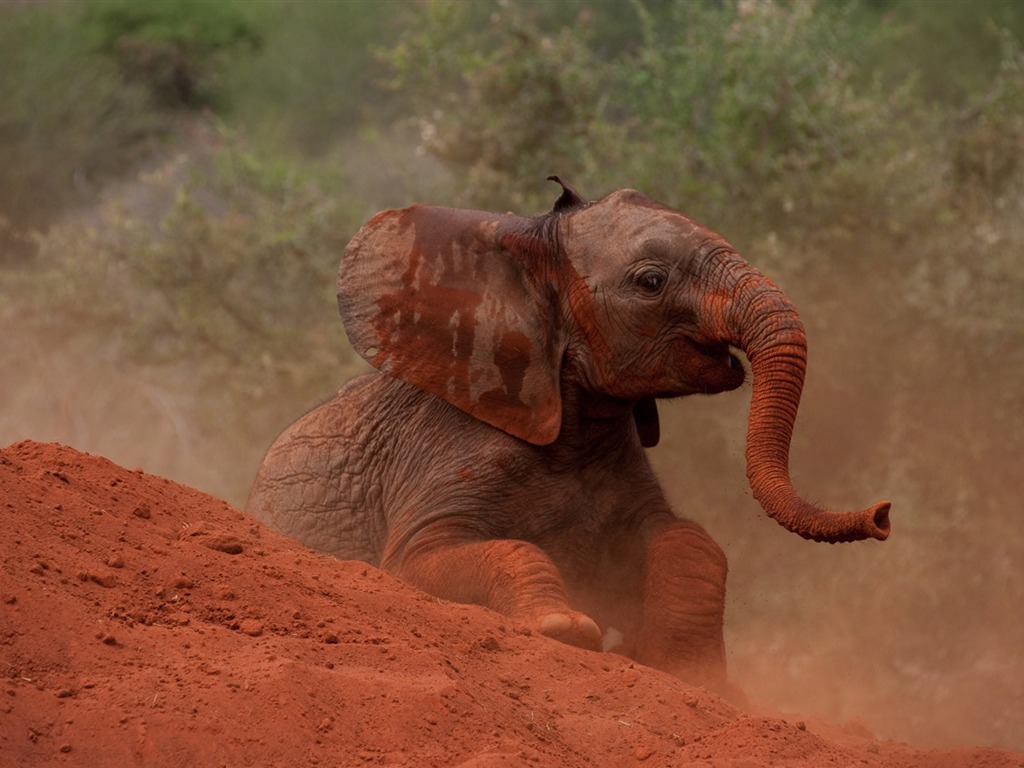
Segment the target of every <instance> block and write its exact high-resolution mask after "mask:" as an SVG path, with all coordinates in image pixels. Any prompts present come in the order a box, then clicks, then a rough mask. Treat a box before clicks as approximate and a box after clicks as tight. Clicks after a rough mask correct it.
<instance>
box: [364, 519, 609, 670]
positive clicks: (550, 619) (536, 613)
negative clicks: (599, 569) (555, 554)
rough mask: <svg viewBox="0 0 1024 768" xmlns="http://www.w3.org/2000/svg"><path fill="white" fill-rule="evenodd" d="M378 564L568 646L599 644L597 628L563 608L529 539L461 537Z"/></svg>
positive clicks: (554, 581)
mask: <svg viewBox="0 0 1024 768" xmlns="http://www.w3.org/2000/svg"><path fill="white" fill-rule="evenodd" d="M383 565H384V568H385V570H388V571H390V572H391V573H393V574H395V575H396V576H398V577H399V578H401V579H402V580H404V581H407V582H409V583H410V584H414V585H416V586H417V587H419V588H420V589H423V590H425V591H426V592H429V593H431V594H432V595H436V596H437V597H441V598H444V599H446V600H453V601H455V602H460V603H475V604H477V605H483V606H486V607H487V608H490V609H492V610H494V611H497V612H499V613H502V614H504V615H506V616H508V617H510V618H511V619H514V620H515V621H518V622H520V623H522V624H525V625H526V626H527V627H529V628H530V629H532V630H534V631H535V632H539V633H540V634H542V635H546V636H548V637H551V638H554V639H556V640H560V641H562V642H564V643H568V644H569V645H575V646H579V647H580V648H588V649H591V650H597V649H599V648H600V645H601V630H600V629H599V628H598V626H597V624H596V623H595V622H594V621H593V619H591V618H590V617H589V616H587V615H586V614H584V613H580V612H579V611H575V610H573V609H572V608H570V607H569V603H568V600H567V598H566V590H565V584H564V582H563V580H562V576H561V574H560V573H559V572H558V568H557V567H555V564H554V563H553V562H552V561H551V558H549V557H548V556H547V555H546V554H544V552H543V551H542V550H541V549H540V548H538V547H536V546H534V545H533V544H529V543H527V542H525V541H515V540H509V539H495V540H489V541H462V542H458V543H452V544H447V545H437V546H434V547H433V548H431V549H429V550H418V551H414V552H411V553H407V554H405V555H404V556H402V557H401V558H386V559H385V562H384V564H383Z"/></svg>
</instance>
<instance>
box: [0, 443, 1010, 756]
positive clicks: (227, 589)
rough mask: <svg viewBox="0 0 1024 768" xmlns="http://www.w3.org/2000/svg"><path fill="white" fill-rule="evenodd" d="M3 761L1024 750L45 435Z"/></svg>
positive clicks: (4, 715) (11, 566)
mask: <svg viewBox="0 0 1024 768" xmlns="http://www.w3.org/2000/svg"><path fill="white" fill-rule="evenodd" d="M0 523H2V524H0V561H2V566H0V766H14V765H74V766H101V765H119V766H120V765H144V766H147V767H151V766H194V765H203V766H216V765H229V766H247V765H260V766H262V765H281V766H298V765H332V766H333V765H343V766H350V765H351V766H359V765H407V766H434V765H439V766H440V765H443V766H456V765H457V766H466V767H468V766H476V767H478V768H482V767H483V766H501V765H508V766H512V765H516V766H518V765H532V766H557V767H558V768H572V767H573V766H580V767H581V768H582V767H584V766H586V767H587V768H589V767H590V766H595V765H598V766H605V765H608V766H621V765H633V764H643V765H644V766H669V765H671V766H687V765H700V766H729V767H731V768H753V767H754V766H793V767H806V768H810V767H811V766H814V767H815V768H817V767H818V766H849V765H856V766H886V767H887V768H909V767H911V766H917V767H919V768H951V767H952V766H972V767H973V766H977V767H986V768H987V767H991V768H996V767H997V766H998V767H1000V768H1001V767H1003V766H1014V767H1016V768H1020V767H1021V766H1024V755H1019V754H1014V753H1010V752H1004V751H998V750H992V749H980V748H979V749H962V750H952V751H935V750H917V749H913V748H911V747H908V746H905V745H901V744H897V743H893V742H883V741H879V740H876V739H875V738H873V737H872V736H871V735H870V734H869V733H867V732H866V731H864V729H863V728H857V727H853V726H848V727H845V728H844V727H840V726H834V725H828V724H823V723H814V722H807V723H803V722H799V721H796V720H794V719H792V718H790V719H783V718H779V717H773V716H765V715H763V714H752V713H747V712H743V711H741V710H739V709H736V708H735V707H733V706H731V705H729V704H727V703H725V702H723V701H722V700H721V699H719V698H717V697H716V696H714V695H712V694H710V693H708V692H706V691H704V690H702V689H698V688H691V687H689V686H687V685H685V684H683V683H681V682H679V681H678V680H675V679H673V678H671V677H669V676H667V675H665V674H662V673H660V672H657V671H654V670H651V669H647V668H644V667H641V666H639V665H636V664H633V663H632V662H630V661H629V660H627V659H624V658H621V657H618V656H614V655H608V654H597V653H590V652H586V651H581V650H577V649H575V648H571V647H568V646H564V645H561V644H559V643H557V642H555V641H552V640H548V639H546V638H543V637H538V636H536V635H531V634H530V633H529V631H527V630H524V629H523V628H521V627H517V626H515V625H514V624H512V623H510V622H509V621H508V620H507V619H505V618H504V617H502V616H499V615H497V614H495V613H492V612H490V611H487V610H484V609H482V608H478V607H475V606H465V605H457V604H451V603H444V602H440V601H438V600H436V599H434V598H431V597H429V596H427V595H424V594H423V593H421V592H418V591H417V590H415V589H413V588H411V587H408V586H406V585H404V584H402V583H400V582H398V581H395V580H394V579H392V578H390V577H389V576H387V575H385V574H383V573H381V572H380V571H378V570H376V569H374V568H372V567H370V566H368V565H365V564H363V563H357V562H342V561H338V560H334V559H331V558H329V557H325V556H322V555H319V554H317V553H314V552H310V551H308V550H306V549H304V548H302V547H301V546H299V545H298V544H296V543H294V542H292V541H290V540H288V539H285V538H283V537H281V536H279V535H277V534H275V533H273V532H271V531H269V530H268V529H266V528H264V527H263V526H262V525H260V524H259V523H257V522H256V521H254V520H252V519H251V518H249V517H247V516H246V515H245V514H243V513H242V512H239V511H237V510H235V509H233V508H232V507H230V506H228V504H226V503H225V502H223V501H219V500H217V499H215V498H212V497H210V496H207V495H205V494H203V493H200V492H199V491H195V490H192V489H190V488H186V487H183V486H181V485H178V484H176V483H173V482H171V481H169V480H165V479H163V478H160V477H155V476H152V475H147V474H145V473H144V472H141V471H139V470H135V471H131V470H127V469H123V468H121V467H119V466H117V465H115V464H112V463H111V462H109V461H107V460H106V459H102V458H97V457H94V456H90V455H87V454H82V453H79V452H77V451H75V450H73V449H71V448H67V447H63V446H59V445H44V444H40V443H35V442H30V441H26V442H22V443H18V444H15V445H12V446H10V447H8V448H7V449H5V450H4V451H2V452H0Z"/></svg>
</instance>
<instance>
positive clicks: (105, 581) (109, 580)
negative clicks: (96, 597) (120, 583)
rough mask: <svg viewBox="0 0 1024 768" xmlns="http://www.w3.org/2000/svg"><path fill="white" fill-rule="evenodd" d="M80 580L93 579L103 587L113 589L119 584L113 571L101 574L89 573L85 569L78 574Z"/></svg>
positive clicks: (94, 582) (93, 581)
mask: <svg viewBox="0 0 1024 768" xmlns="http://www.w3.org/2000/svg"><path fill="white" fill-rule="evenodd" d="M78 580H79V581H91V582H92V583H93V584H99V585H100V586H101V587H104V588H105V589H111V588H113V587H116V586H117V577H116V576H115V575H114V574H112V573H109V574H102V575H101V574H98V573H89V572H87V571H83V572H82V573H80V574H78Z"/></svg>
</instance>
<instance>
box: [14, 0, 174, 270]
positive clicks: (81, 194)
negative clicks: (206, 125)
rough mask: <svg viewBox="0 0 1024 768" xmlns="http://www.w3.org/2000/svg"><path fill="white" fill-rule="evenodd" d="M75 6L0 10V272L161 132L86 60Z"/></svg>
mask: <svg viewBox="0 0 1024 768" xmlns="http://www.w3.org/2000/svg"><path fill="white" fill-rule="evenodd" d="M81 26H82V13H81V9H80V8H79V7H78V6H67V5H63V4H61V5H59V6H58V7H49V6H39V7H29V8H28V9H26V10H22V11H17V12H15V11H11V10H6V9H3V8H0V104H2V105H3V106H2V108H0V169H2V171H0V267H3V266H4V265H11V264H14V263H18V262H25V261H28V260H30V259H31V256H32V253H33V251H34V247H33V244H32V241H31V237H30V234H31V232H32V230H33V229H36V228H41V227H43V226H45V224H46V223H47V222H48V221H49V220H50V219H51V218H52V216H53V215H54V214H55V213H56V212H59V211H61V210H62V209H64V208H66V207H68V206H71V205H75V204H81V203H85V202H88V201H90V200H91V199H92V197H93V195H94V194H95V192H96V191H97V190H98V188H99V186H100V185H101V184H103V183H104V182H106V181H108V180H109V179H110V178H112V177H116V176H118V175H120V174H122V173H124V172H125V170H126V169H127V168H130V167H132V166H134V165H135V164H137V163H139V162H140V161H141V160H142V159H143V158H144V157H145V156H146V154H147V153H148V152H149V151H150V149H151V148H152V142H153V140H154V139H155V138H156V137H158V136H161V135H165V134H166V133H167V126H166V125H165V124H164V123H163V122H162V121H161V120H160V119H159V117H158V116H157V115H156V114H155V113H154V112H153V110H152V109H151V108H150V106H149V103H148V99H147V97H146V94H145V93H144V92H143V91H142V90H141V89H139V88H136V87H133V86H130V85H129V86H127V87H126V86H125V85H123V84H122V83H121V82H120V81H119V78H118V76H117V72H116V70H115V69H114V67H113V66H112V65H111V63H110V62H108V61H106V60H104V59H103V58H102V57H100V56H96V55H93V54H92V52H91V49H90V45H89V43H88V41H87V40H86V39H85V38H84V37H83V35H82V32H81Z"/></svg>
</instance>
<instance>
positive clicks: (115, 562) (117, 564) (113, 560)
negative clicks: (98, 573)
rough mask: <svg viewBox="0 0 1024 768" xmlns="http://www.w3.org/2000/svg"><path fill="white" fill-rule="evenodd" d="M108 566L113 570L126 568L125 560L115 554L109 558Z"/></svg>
mask: <svg viewBox="0 0 1024 768" xmlns="http://www.w3.org/2000/svg"><path fill="white" fill-rule="evenodd" d="M107 565H108V566H109V567H111V568H124V558H123V557H121V556H120V555H117V554H114V555H111V556H110V557H108V558H107Z"/></svg>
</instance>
